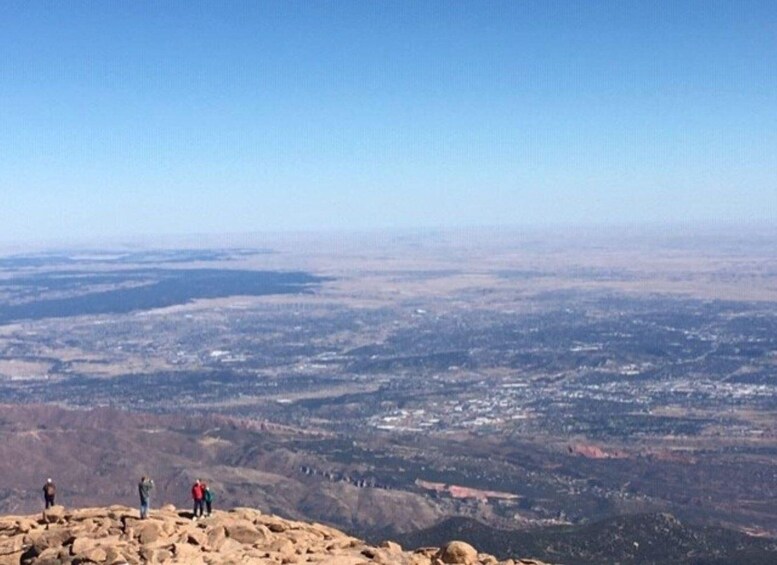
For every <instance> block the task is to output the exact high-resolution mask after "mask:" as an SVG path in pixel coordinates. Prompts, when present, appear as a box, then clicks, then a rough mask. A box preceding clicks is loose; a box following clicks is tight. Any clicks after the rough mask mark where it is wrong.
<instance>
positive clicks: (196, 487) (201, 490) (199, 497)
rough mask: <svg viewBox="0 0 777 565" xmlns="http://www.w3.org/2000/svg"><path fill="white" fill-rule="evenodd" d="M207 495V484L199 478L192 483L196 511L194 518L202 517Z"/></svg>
mask: <svg viewBox="0 0 777 565" xmlns="http://www.w3.org/2000/svg"><path fill="white" fill-rule="evenodd" d="M204 495H205V485H204V484H203V483H202V482H201V481H200V479H197V480H196V481H194V484H193V485H192V499H193V500H194V512H193V514H194V515H193V516H192V520H196V519H197V518H201V517H202V514H203V507H202V506H203V499H204Z"/></svg>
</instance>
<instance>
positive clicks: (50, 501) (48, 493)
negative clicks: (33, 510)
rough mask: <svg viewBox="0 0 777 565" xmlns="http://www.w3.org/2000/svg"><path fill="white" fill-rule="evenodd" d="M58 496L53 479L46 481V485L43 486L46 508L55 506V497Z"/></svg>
mask: <svg viewBox="0 0 777 565" xmlns="http://www.w3.org/2000/svg"><path fill="white" fill-rule="evenodd" d="M56 495H57V486H56V485H55V484H54V481H52V480H51V479H46V484H45V485H43V501H44V502H45V503H46V508H51V507H52V506H54V497H55V496H56Z"/></svg>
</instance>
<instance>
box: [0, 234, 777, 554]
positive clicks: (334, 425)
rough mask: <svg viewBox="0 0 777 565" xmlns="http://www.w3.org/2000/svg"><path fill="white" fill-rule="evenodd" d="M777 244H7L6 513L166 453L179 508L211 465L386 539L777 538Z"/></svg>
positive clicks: (241, 484) (766, 237) (0, 298)
mask: <svg viewBox="0 0 777 565" xmlns="http://www.w3.org/2000/svg"><path fill="white" fill-rule="evenodd" d="M775 236H777V234H774V233H768V232H767V233H761V232H756V231H753V232H752V233H750V232H746V233H740V234H738V235H736V236H734V235H731V236H729V235H725V234H724V235H721V234H717V233H709V232H708V233H705V232H699V233H696V232H694V233H684V232H682V231H677V232H662V231H658V230H657V231H656V232H655V233H650V232H644V233H640V234H631V233H629V232H627V231H623V232H618V233H613V232H606V231H601V232H595V233H591V232H585V233H570V234H562V235H560V234H553V233H544V232H506V231H502V232H488V231H485V230H479V231H478V230H473V231H472V232H456V233H450V232H425V233H373V234H357V235H351V236H346V235H332V234H330V235H328V236H314V235H312V234H298V235H296V236H294V237H291V236H287V237H281V236H277V237H269V236H267V237H260V236H252V237H246V238H245V241H241V242H240V246H239V247H236V246H234V245H233V244H232V245H225V244H224V242H218V241H214V242H208V245H202V242H199V244H198V245H192V244H191V242H187V241H181V242H172V243H165V245H159V244H157V245H140V244H135V245H114V246H110V247H109V248H108V247H106V248H104V249H103V248H94V247H92V248H86V247H83V248H74V249H58V250H55V251H51V250H21V251H20V250H14V251H8V252H6V253H5V254H4V255H0V403H2V404H3V405H4V406H5V409H4V410H3V413H2V415H0V433H2V434H3V437H4V438H5V439H4V441H3V443H4V444H5V448H3V449H4V450H8V452H9V453H11V450H12V449H16V450H17V451H16V452H19V453H21V455H20V456H16V457H13V458H9V457H4V456H3V455H4V453H5V451H3V452H0V456H3V457H0V471H2V473H0V475H2V476H3V477H4V481H3V483H4V484H3V485H2V486H0V510H5V511H19V510H32V509H35V508H37V505H39V501H38V498H39V496H38V494H39V493H38V492H37V491H38V490H39V487H38V485H37V483H38V482H40V480H41V477H42V474H46V475H48V474H58V476H59V477H60V483H63V484H70V486H69V487H63V488H69V493H68V495H67V496H68V497H69V500H70V502H71V503H73V504H78V503H82V504H86V503H100V504H109V503H111V501H112V500H113V499H121V500H120V501H121V502H125V500H124V499H123V498H122V497H125V498H126V497H127V496H128V494H127V493H128V492H129V491H128V489H129V487H128V486H127V485H128V484H129V485H131V483H132V480H133V479H134V478H136V475H137V476H139V475H140V474H141V472H143V470H144V469H150V470H151V471H153V473H154V474H156V475H157V476H158V477H163V478H164V481H162V482H163V485H164V486H163V487H162V493H163V496H165V497H168V498H169V499H170V500H171V501H177V500H178V501H180V500H185V495H186V493H185V487H181V486H180V485H183V484H185V483H186V482H187V481H188V480H189V479H190V478H192V477H194V476H196V475H197V474H204V475H206V476H207V477H208V478H209V479H210V482H211V483H212V484H213V485H214V486H215V487H216V488H218V489H219V492H220V500H222V501H223V502H224V503H225V504H232V505H246V504H252V505H256V506H258V507H260V508H265V509H266V510H268V511H273V512H277V513H279V514H282V515H286V516H289V517H292V518H306V519H314V520H320V521H324V522H328V523H332V524H334V525H336V526H338V527H341V528H345V529H346V530H348V531H352V532H354V533H357V534H359V535H363V536H367V537H368V538H370V537H375V538H377V537H380V536H382V535H395V536H396V535H402V534H411V533H413V532H419V531H423V530H424V529H428V528H433V527H435V526H436V525H439V524H441V523H443V522H444V521H445V520H447V519H462V518H466V519H472V520H476V521H478V522H480V523H482V524H485V525H488V526H489V527H493V528H501V529H505V530H521V531H531V530H533V529H538V528H557V527H567V528H570V527H583V526H585V525H586V524H592V523H596V522H597V521H600V520H606V519H611V518H613V517H618V516H631V515H641V514H646V515H647V514H650V513H663V514H662V515H665V514H671V515H672V516H675V517H677V518H678V519H679V520H682V521H683V522H684V523H686V522H687V523H688V524H692V525H697V526H699V527H712V526H714V527H723V528H726V529H729V530H732V531H738V532H741V533H744V534H746V535H747V536H750V537H753V538H754V539H756V538H758V539H762V538H763V539H772V538H775V537H777V509H776V508H775V505H774V500H775V498H776V497H777V244H775V243H774V242H777V237H775ZM231 243H234V242H232V241H231ZM31 414H34V415H31ZM79 414H81V415H83V417H82V418H80V419H79V418H77V417H76V416H77V415H79ZM30 434H32V435H33V436H34V437H31V436H30ZM144 434H145V435H144ZM154 434H155V435H154ZM152 436H153V438H152ZM162 437H164V441H162V439H161V438H162ZM86 438H88V439H86ZM149 438H151V439H153V441H151V439H149ZM157 440H158V441H157ZM85 441H86V442H87V443H89V446H88V448H86V447H83V443H84V442H85ZM123 442H126V443H123ZM55 444H56V445H57V446H59V445H62V446H63V447H61V448H56V449H52V448H51V445H55ZM123 445H126V446H127V447H126V448H123V447H122V446H123ZM187 446H188V447H187ZM82 447H83V451H79V450H81V449H82ZM38 450H40V452H37V451H38ZM107 460H110V462H106V461H107ZM44 469H45V470H44ZM6 477H7V479H6ZM86 481H89V486H87V485H86ZM95 485H102V486H101V487H100V488H95ZM180 489H184V490H183V491H181V490H180ZM546 557H547V556H546Z"/></svg>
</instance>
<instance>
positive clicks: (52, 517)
mask: <svg viewBox="0 0 777 565" xmlns="http://www.w3.org/2000/svg"><path fill="white" fill-rule="evenodd" d="M64 521H65V507H64V506H60V505H58V504H57V505H55V506H52V507H51V508H46V510H44V511H43V522H44V523H45V524H61V523H63V522H64Z"/></svg>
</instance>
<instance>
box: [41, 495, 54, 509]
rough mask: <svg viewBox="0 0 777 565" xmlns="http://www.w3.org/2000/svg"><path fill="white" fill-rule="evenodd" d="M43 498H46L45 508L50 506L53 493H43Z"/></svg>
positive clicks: (52, 500) (52, 501)
mask: <svg viewBox="0 0 777 565" xmlns="http://www.w3.org/2000/svg"><path fill="white" fill-rule="evenodd" d="M43 498H45V499H46V508H51V507H52V506H54V495H53V494H44V495H43Z"/></svg>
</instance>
